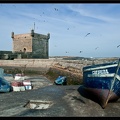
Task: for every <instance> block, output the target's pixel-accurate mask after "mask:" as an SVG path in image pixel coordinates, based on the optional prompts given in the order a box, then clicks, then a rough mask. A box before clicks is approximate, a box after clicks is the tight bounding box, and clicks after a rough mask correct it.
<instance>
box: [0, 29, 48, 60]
mask: <svg viewBox="0 0 120 120" xmlns="http://www.w3.org/2000/svg"><path fill="white" fill-rule="evenodd" d="M11 38H12V40H13V50H12V51H7V52H5V51H2V52H0V53H2V54H1V56H2V57H1V59H7V58H8V59H14V58H20V59H22V58H28V59H29V58H42V59H44V58H45V59H48V58H49V39H50V34H49V33H48V34H47V35H42V34H38V33H34V30H31V33H27V34H17V35H15V34H14V32H12V34H11ZM3 53H4V55H3Z"/></svg>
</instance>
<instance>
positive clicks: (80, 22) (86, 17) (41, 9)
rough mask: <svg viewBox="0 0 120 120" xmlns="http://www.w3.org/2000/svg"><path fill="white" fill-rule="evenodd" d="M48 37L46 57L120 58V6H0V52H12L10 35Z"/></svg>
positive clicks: (71, 4) (73, 4) (57, 4)
mask: <svg viewBox="0 0 120 120" xmlns="http://www.w3.org/2000/svg"><path fill="white" fill-rule="evenodd" d="M34 23H35V33H39V34H44V35H47V34H48V33H50V39H49V56H78V57H119V56H120V46H118V45H120V4H115V3H107V4H105V3H96V4H95V3H88V4H87V3H76V4H75V3H29V4H28V3H19V4H14V3H6V4H5V3H0V50H2V51H12V50H13V46H12V38H11V32H14V34H25V33H30V32H31V29H34Z"/></svg>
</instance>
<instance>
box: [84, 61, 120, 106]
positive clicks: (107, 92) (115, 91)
mask: <svg viewBox="0 0 120 120" xmlns="http://www.w3.org/2000/svg"><path fill="white" fill-rule="evenodd" d="M118 63H119V61H115V62H110V63H103V64H97V65H91V66H86V67H83V85H84V89H85V90H86V91H87V92H89V93H90V94H93V95H94V96H95V97H97V98H98V100H99V102H100V104H101V106H102V107H103V108H105V106H106V105H107V103H108V102H109V101H112V100H118V99H119V97H120V69H119V67H120V66H119V64H118Z"/></svg>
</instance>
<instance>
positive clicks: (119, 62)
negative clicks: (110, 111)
mask: <svg viewBox="0 0 120 120" xmlns="http://www.w3.org/2000/svg"><path fill="white" fill-rule="evenodd" d="M119 67H120V58H119V60H118V66H117V70H116V73H115V75H114V78H113V81H112V85H111V88H110V90H109V93H108V96H107V99H106V102H105V105H104V106H103V108H105V107H106V105H107V103H108V100H109V98H110V97H111V96H110V95H111V92H112V88H113V85H114V83H115V80H116V76H117V74H118V70H119Z"/></svg>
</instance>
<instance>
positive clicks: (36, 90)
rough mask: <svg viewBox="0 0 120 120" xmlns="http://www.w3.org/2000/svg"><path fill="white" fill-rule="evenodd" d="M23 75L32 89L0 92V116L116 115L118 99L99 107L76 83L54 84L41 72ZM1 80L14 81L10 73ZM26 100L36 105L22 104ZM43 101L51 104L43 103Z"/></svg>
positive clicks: (25, 102) (119, 103)
mask: <svg viewBox="0 0 120 120" xmlns="http://www.w3.org/2000/svg"><path fill="white" fill-rule="evenodd" d="M26 78H27V79H29V80H30V81H31V82H32V85H33V89H32V90H26V91H20V92H15V91H14V92H8V93H0V94H1V97H0V116H1V117H120V114H119V112H120V100H118V101H117V102H114V103H108V105H107V107H106V108H105V109H102V107H101V106H100V105H99V104H98V103H97V102H95V101H93V100H91V99H88V98H86V97H83V96H82V95H81V94H80V92H79V91H78V89H79V88H80V85H65V86H60V85H54V84H53V83H52V82H51V81H50V80H49V79H47V78H46V77H44V76H42V75H40V76H27V77H26ZM5 79H6V80H7V81H9V82H11V81H13V80H14V79H13V78H12V76H5ZM30 101H36V102H37V101H39V103H40V102H41V103H40V104H39V108H38V109H35V108H34V109H32V108H33V106H32V107H31V108H30V104H29V107H25V105H26V104H27V103H28V102H30ZM46 102H47V103H48V104H50V102H51V105H50V106H49V105H48V106H46V104H45V103H46ZM40 106H42V107H41V108H40ZM45 106H46V108H45Z"/></svg>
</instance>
